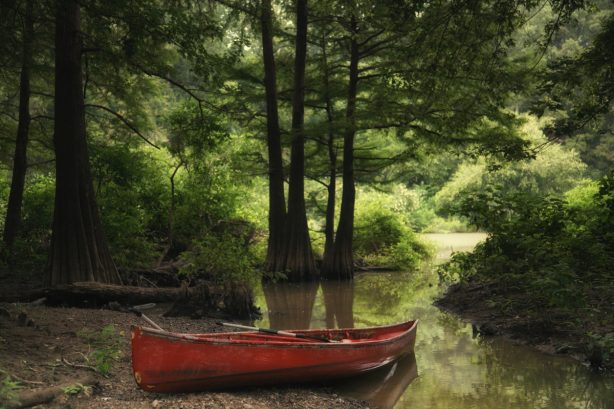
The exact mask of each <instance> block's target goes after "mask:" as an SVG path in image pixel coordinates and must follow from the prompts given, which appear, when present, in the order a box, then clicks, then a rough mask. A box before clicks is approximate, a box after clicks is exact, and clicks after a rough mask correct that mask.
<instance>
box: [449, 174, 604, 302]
mask: <svg viewBox="0 0 614 409" xmlns="http://www.w3.org/2000/svg"><path fill="white" fill-rule="evenodd" d="M613 197H614V172H612V174H611V175H610V176H608V177H606V178H604V179H603V180H602V181H601V182H600V184H599V185H598V186H597V185H595V184H591V183H588V184H585V185H583V186H581V187H579V188H576V189H573V190H571V191H570V192H568V193H567V195H566V196H565V199H561V198H558V197H553V196H546V197H535V196H533V195H523V194H512V195H510V194H505V193H502V192H501V191H498V190H496V189H487V190H485V191H483V192H481V193H476V194H474V195H471V196H469V197H467V198H466V199H465V201H464V202H463V203H462V205H461V207H460V208H461V211H462V212H463V214H464V215H465V216H467V217H468V218H469V219H470V220H472V222H473V223H474V224H476V225H478V226H480V227H482V228H484V229H486V230H487V231H489V232H490V233H491V234H490V236H489V237H488V239H487V240H486V241H485V242H483V243H481V244H479V245H478V246H477V247H476V249H475V251H474V252H473V253H472V254H463V255H456V256H455V257H453V258H452V260H451V261H450V262H449V263H448V264H446V265H444V266H443V267H442V270H441V272H442V276H443V277H444V278H447V279H451V278H456V279H460V280H465V279H467V278H468V277H469V276H470V275H473V274H475V275H476V276H477V277H478V278H481V279H489V280H491V281H493V282H496V283H497V284H498V285H499V286H503V287H507V288H508V289H509V288H514V289H517V290H519V291H521V292H523V293H525V294H528V295H530V298H531V300H532V301H533V302H534V303H535V306H543V307H556V308H560V309H564V310H568V311H569V312H570V313H571V312H572V311H573V310H574V309H575V308H578V307H585V308H597V309H599V310H600V311H601V310H602V309H603V308H604V307H603V306H605V305H608V302H607V301H606V300H608V299H610V300H611V299H612V298H613V297H614V289H613V288H612V285H611V282H612V279H613V278H614V277H613V275H612V269H611V266H612V265H613V264H614V233H613V232H614V206H613V205H612V203H613V202H614V200H613ZM609 305H611V304H609ZM604 313H605V311H604Z"/></svg>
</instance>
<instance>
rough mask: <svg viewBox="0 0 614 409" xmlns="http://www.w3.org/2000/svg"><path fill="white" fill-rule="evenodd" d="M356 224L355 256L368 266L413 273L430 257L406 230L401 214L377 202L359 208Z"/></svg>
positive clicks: (424, 248)
mask: <svg viewBox="0 0 614 409" xmlns="http://www.w3.org/2000/svg"><path fill="white" fill-rule="evenodd" d="M355 220H356V221H355V226H354V238H353V240H354V252H355V254H356V256H357V257H358V258H359V259H362V261H363V262H365V263H367V264H378V265H385V266H389V267H391V268H395V269H412V268H414V267H416V266H417V265H418V263H419V262H420V261H422V260H424V259H425V258H428V257H429V256H430V255H431V253H432V252H431V249H430V247H429V246H428V245H427V244H425V243H424V242H422V241H421V240H420V239H419V238H418V237H417V236H416V235H415V233H414V232H413V231H412V230H411V228H410V227H408V225H407V222H406V220H405V219H404V217H403V214H402V213H399V212H394V211H393V210H392V209H389V208H387V207H385V206H382V205H381V203H379V202H377V201H374V202H372V203H367V204H366V205H363V206H361V207H360V208H358V209H357V211H356V216H355Z"/></svg>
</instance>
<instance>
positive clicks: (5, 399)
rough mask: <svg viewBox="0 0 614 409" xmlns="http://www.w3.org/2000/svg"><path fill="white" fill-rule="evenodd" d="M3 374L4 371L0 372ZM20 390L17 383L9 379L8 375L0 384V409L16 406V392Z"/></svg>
mask: <svg viewBox="0 0 614 409" xmlns="http://www.w3.org/2000/svg"><path fill="white" fill-rule="evenodd" d="M0 372H3V373H4V371H0ZM19 389H21V386H20V385H19V382H17V381H15V380H13V379H11V377H10V376H9V375H6V376H5V377H4V378H2V381H1V382H0V409H3V408H5V407H11V406H16V405H18V404H19V399H18V395H17V391H18V390H19Z"/></svg>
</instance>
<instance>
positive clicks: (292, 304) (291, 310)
mask: <svg viewBox="0 0 614 409" xmlns="http://www.w3.org/2000/svg"><path fill="white" fill-rule="evenodd" d="M262 290H263V291H264V298H265V300H266V304H267V309H268V311H269V324H270V327H271V328H275V329H303V328H309V327H310V324H311V316H312V313H313V304H314V303H315V299H316V293H317V292H318V283H317V282H311V283H301V284H295V283H262Z"/></svg>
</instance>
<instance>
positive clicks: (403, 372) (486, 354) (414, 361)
mask: <svg viewBox="0 0 614 409" xmlns="http://www.w3.org/2000/svg"><path fill="white" fill-rule="evenodd" d="M427 237H430V239H431V240H432V241H434V242H435V244H437V245H438V246H439V252H438V257H440V258H446V257H449V254H450V251H451V250H453V251H458V250H468V249H471V248H472V246H474V245H475V244H476V243H477V242H478V241H479V240H481V239H483V238H484V235H481V236H480V235H479V234H478V233H468V234H466V235H465V234H451V235H427ZM440 294H441V289H440V288H439V287H438V286H437V275H436V274H435V273H434V272H433V268H425V269H424V270H422V271H417V272H409V273H408V272H394V273H362V274H358V275H357V276H356V277H355V279H354V281H353V282H351V283H330V282H323V283H315V284H313V283H311V284H301V285H291V284H275V285H273V284H268V285H266V286H264V288H259V289H258V290H257V291H256V298H257V300H256V301H257V304H258V305H259V306H260V308H261V310H262V312H263V316H262V319H261V320H260V321H258V322H257V325H259V326H264V327H266V326H270V327H272V328H276V329H289V328H320V327H329V328H334V327H353V326H355V327H366V326H372V325H380V324H390V323H395V322H399V321H404V320H408V319H419V320H420V323H419V325H418V335H417V339H416V348H415V354H414V355H410V356H406V357H404V358H403V359H401V360H399V361H397V362H395V363H393V364H391V365H388V366H386V367H384V368H380V369H378V370H376V371H373V372H372V373H369V374H367V375H363V376H360V377H355V378H351V379H349V380H345V381H341V382H335V383H334V384H333V385H332V386H333V387H334V388H335V389H336V390H337V391H338V392H339V393H341V394H344V395H348V396H352V397H356V398H359V399H364V400H368V401H369V402H371V403H372V404H373V405H376V406H379V407H382V408H396V409H405V408H411V409H427V408H428V409H469V408H471V409H477V408H480V409H482V408H488V409H490V408H492V409H498V408H514V409H516V408H518V409H533V408H540V409H567V408H587V409H597V408H599V409H614V377H611V376H604V375H597V374H594V373H592V372H591V371H590V370H588V369H587V368H586V367H584V366H583V365H581V364H580V363H578V362H576V361H573V360H571V359H568V358H565V357H561V356H550V355H545V354H542V353H539V352H536V351H534V350H533V349H531V348H528V347H523V346H518V345H514V344H511V343H509V342H506V341H503V340H498V339H484V338H481V337H479V336H477V337H476V336H474V334H473V333H472V328H471V325H470V324H468V323H466V322H463V321H461V320H460V319H459V318H457V317H455V316H454V315H451V314H448V313H445V312H443V311H440V310H439V309H437V308H436V307H434V306H433V305H432V302H433V300H434V299H435V298H436V297H437V296H438V295H440Z"/></svg>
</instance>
